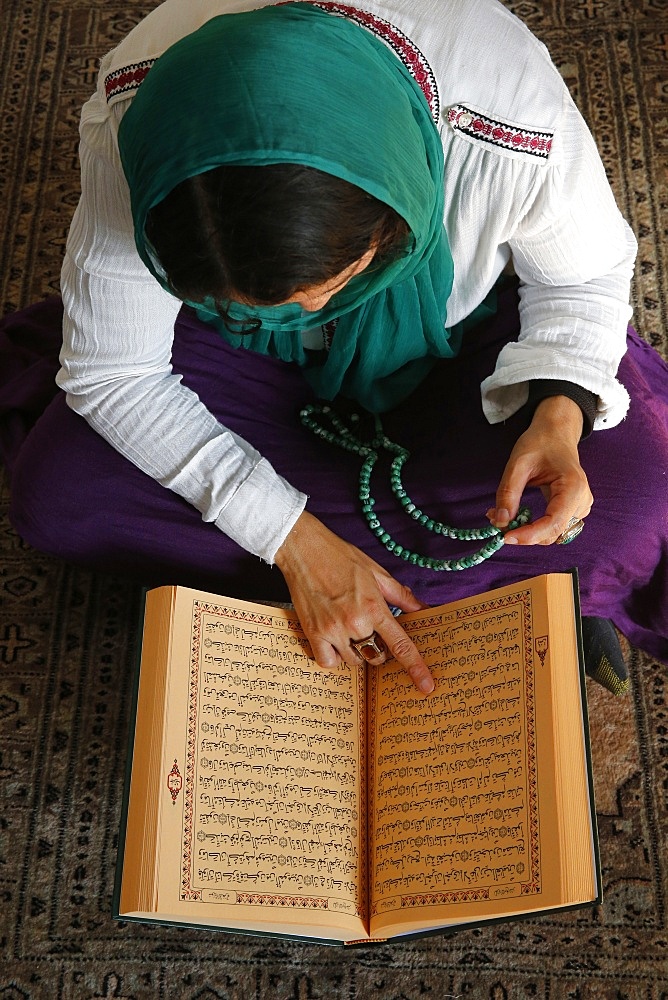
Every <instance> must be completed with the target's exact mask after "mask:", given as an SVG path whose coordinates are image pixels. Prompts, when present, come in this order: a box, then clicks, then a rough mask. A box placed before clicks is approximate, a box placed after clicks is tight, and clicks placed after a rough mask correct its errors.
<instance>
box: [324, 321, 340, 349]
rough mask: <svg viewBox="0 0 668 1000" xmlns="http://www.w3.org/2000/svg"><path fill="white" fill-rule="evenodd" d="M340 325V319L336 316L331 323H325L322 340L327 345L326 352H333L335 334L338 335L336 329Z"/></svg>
mask: <svg viewBox="0 0 668 1000" xmlns="http://www.w3.org/2000/svg"><path fill="white" fill-rule="evenodd" d="M338 325H339V317H338V316H335V317H334V319H330V320H329V322H327V323H323V326H322V340H323V343H324V345H325V350H326V351H331V349H332V341H333V340H334V334H335V333H336V328H337V326H338Z"/></svg>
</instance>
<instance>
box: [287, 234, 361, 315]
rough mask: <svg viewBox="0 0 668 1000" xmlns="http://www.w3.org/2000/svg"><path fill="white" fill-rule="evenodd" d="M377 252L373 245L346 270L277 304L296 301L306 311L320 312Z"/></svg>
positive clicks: (359, 272)
mask: <svg viewBox="0 0 668 1000" xmlns="http://www.w3.org/2000/svg"><path fill="white" fill-rule="evenodd" d="M375 252H376V248H375V247H372V248H371V249H370V250H367V252H366V253H365V254H364V256H363V257H360V259H359V260H358V261H356V262H355V263H354V264H351V265H350V267H347V268H345V270H343V271H341V273H340V274H337V275H336V276H335V277H334V278H330V279H329V281H324V282H323V283H322V284H321V285H312V286H311V287H310V288H305V289H303V290H302V291H300V292H295V294H294V295H291V296H290V298H289V299H286V300H285V302H277V303H276V304H277V305H281V306H282V305H287V304H288V303H291V302H295V303H297V305H300V306H301V307H302V309H304V310H305V311H306V312H318V310H319V309H323V308H324V307H325V306H326V305H327V303H328V302H329V300H330V299H331V297H332V296H333V295H336V293H337V292H340V291H341V289H342V288H345V286H346V285H347V284H348V282H349V281H350V279H351V278H354V277H355V275H356V274H361V272H362V271H363V270H364V269H365V268H367V267H368V266H369V264H370V263H371V261H372V260H373V258H374V254H375Z"/></svg>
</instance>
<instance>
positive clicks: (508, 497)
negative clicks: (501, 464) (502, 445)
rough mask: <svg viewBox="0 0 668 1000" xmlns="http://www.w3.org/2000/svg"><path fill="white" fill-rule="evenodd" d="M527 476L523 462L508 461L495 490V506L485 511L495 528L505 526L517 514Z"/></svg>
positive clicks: (528, 474) (527, 472) (528, 476)
mask: <svg viewBox="0 0 668 1000" xmlns="http://www.w3.org/2000/svg"><path fill="white" fill-rule="evenodd" d="M529 478H530V472H529V470H528V468H525V466H524V463H521V462H513V461H510V462H509V463H508V464H507V465H506V467H505V469H504V470H503V475H502V476H501V480H500V482H499V486H498V489H497V491H496V506H495V507H493V508H492V509H491V510H489V511H488V512H487V516H488V517H489V519H490V521H491V522H492V524H493V525H494V527H495V528H506V527H507V526H508V524H509V523H510V521H512V520H513V518H514V517H516V516H517V512H518V510H519V508H520V502H521V500H522V494H523V493H524V490H525V488H526V485H527V483H528V481H529Z"/></svg>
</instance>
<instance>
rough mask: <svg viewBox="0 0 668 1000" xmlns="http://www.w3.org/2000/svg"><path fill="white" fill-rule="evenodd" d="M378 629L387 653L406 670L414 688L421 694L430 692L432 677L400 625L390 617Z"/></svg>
mask: <svg viewBox="0 0 668 1000" xmlns="http://www.w3.org/2000/svg"><path fill="white" fill-rule="evenodd" d="M378 631H379V632H380V634H381V636H382V638H383V639H384V640H385V643H386V645H387V648H388V651H389V653H390V654H391V655H392V656H393V657H394V659H395V660H396V661H397V663H399V664H401V666H402V667H403V668H404V669H405V670H406V672H407V673H408V675H409V677H410V678H411V680H412V681H413V683H414V684H415V686H416V688H417V689H418V690H419V691H421V692H422V693H423V694H431V692H432V691H433V690H434V678H433V677H432V676H431V673H430V672H429V667H428V666H427V664H426V663H425V662H424V660H423V659H422V657H421V656H420V654H419V652H418V650H417V647H416V646H415V645H414V644H413V643H412V642H411V640H410V639H409V638H408V636H407V635H406V633H405V632H404V630H403V629H402V627H401V625H399V623H398V622H396V621H395V620H394V618H390V621H389V622H388V623H387V624H385V623H383V625H382V626H381V627H380V629H379V630H378Z"/></svg>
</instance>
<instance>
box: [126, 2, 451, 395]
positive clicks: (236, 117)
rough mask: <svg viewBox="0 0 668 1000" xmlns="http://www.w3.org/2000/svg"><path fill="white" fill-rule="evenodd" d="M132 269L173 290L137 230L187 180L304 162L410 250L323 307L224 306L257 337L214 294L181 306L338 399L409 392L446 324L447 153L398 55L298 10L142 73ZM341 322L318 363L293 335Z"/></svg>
mask: <svg viewBox="0 0 668 1000" xmlns="http://www.w3.org/2000/svg"><path fill="white" fill-rule="evenodd" d="M119 147H120V153H121V160H122V163H123V169H124V171H125V175H126V177H127V180H128V184H129V187H130V195H131V203H132V214H133V219H134V226H135V240H136V243H137V248H138V250H139V254H140V255H141V257H142V260H143V261H144V263H145V264H146V266H147V267H148V268H149V270H150V271H151V272H152V273H153V274H154V275H155V277H156V278H157V279H158V280H159V281H160V282H161V283H162V284H163V286H164V287H166V288H169V285H168V283H167V280H166V276H165V274H164V272H163V271H162V269H161V267H160V263H159V261H158V260H157V258H156V256H155V253H154V252H152V251H151V247H150V246H149V244H148V241H147V238H146V235H145V223H146V216H147V213H148V212H149V210H150V209H151V208H152V207H153V206H154V205H156V204H157V203H158V202H160V201H162V199H163V198H165V197H166V196H167V194H168V193H169V192H170V191H171V190H172V189H173V188H174V187H176V185H177V184H179V183H180V182H181V181H183V180H185V179H186V178H188V177H192V176H194V175H196V174H200V173H204V172H205V171H207V170H210V169H212V168H213V167H216V166H220V165H222V164H225V163H227V164H238V165H256V166H261V165H264V164H270V163H282V162H287V163H300V164H304V165H306V166H310V167H315V168H317V169H319V170H322V171H324V172H326V173H330V174H333V175H335V176H337V177H340V178H342V179H343V180H346V181H349V182H351V183H353V184H356V185H357V186H358V187H360V188H362V189H363V190H364V191H366V192H368V193H369V194H371V195H373V196H374V197H376V198H378V199H379V200H380V201H382V202H385V203H386V204H388V205H390V206H391V207H392V208H394V209H395V210H396V211H397V212H398V213H399V214H400V215H401V216H402V217H403V218H404V219H405V220H406V222H407V223H408V225H409V227H410V232H411V240H410V247H409V252H408V253H407V254H406V255H405V256H403V257H401V258H400V259H399V260H398V261H396V262H394V263H392V264H390V265H388V266H387V267H385V268H383V269H380V270H378V271H374V270H373V267H372V268H371V269H369V270H367V271H365V272H363V273H362V274H360V275H358V276H356V277H355V278H353V279H352V280H351V281H350V282H349V283H348V285H346V287H345V288H344V289H342V290H341V291H340V292H339V293H337V294H336V295H335V296H334V297H333V298H332V299H331V300H330V301H329V302H328V303H327V305H326V306H325V308H324V309H322V310H320V311H319V312H317V313H309V312H305V311H304V310H302V309H301V307H300V306H299V305H297V304H290V305H282V306H275V307H265V306H258V307H255V306H253V307H247V306H241V305H238V304H236V303H235V304H232V305H231V307H230V315H231V316H232V317H233V318H235V319H240V320H243V319H250V318H259V319H260V320H261V322H262V326H261V329H260V330H258V331H257V332H255V333H252V334H247V335H238V334H236V335H235V334H233V333H231V332H230V331H229V330H228V328H227V326H226V325H225V322H224V320H223V319H222V317H221V316H220V315H219V314H218V312H217V311H216V310H215V306H214V304H213V302H212V301H207V302H205V303H204V304H201V303H200V304H196V303H189V304H190V305H193V306H194V308H195V309H196V311H197V313H198V315H199V316H200V317H201V318H202V319H203V320H206V321H207V322H209V323H213V324H214V325H215V326H216V327H217V329H218V330H219V332H220V333H221V334H222V335H223V336H224V337H225V338H226V339H227V340H228V341H229V342H231V343H232V344H234V345H235V346H242V347H246V348H249V349H251V350H255V351H260V352H262V353H268V354H271V355H272V356H274V357H278V358H281V359H283V360H285V361H294V362H297V363H298V364H300V365H302V366H303V367H304V372H305V375H306V377H307V378H308V379H309V381H310V382H311V384H312V385H313V387H314V389H315V390H316V392H317V393H318V395H319V396H320V397H321V398H325V399H333V398H334V397H335V396H336V395H338V394H339V393H342V394H343V395H345V396H348V397H352V398H353V399H355V400H357V401H358V402H360V403H361V404H362V405H363V406H365V407H367V408H368V409H370V410H372V411H375V412H379V411H382V410H385V409H388V408H390V407H392V406H394V405H396V404H397V403H398V402H400V401H401V400H402V399H404V398H405V397H406V396H407V395H408V394H409V393H410V392H411V391H412V390H413V389H414V388H415V387H416V386H417V385H418V383H419V382H420V381H421V379H422V378H423V377H424V376H425V375H426V374H427V372H428V371H429V369H430V368H431V366H432V364H433V361H434V359H435V358H446V357H452V356H454V354H456V353H457V351H458V349H459V342H460V339H461V335H460V332H459V331H457V333H456V334H455V333H454V331H452V330H447V329H446V326H445V323H446V304H447V300H448V296H449V295H450V291H451V288H452V280H453V264H452V257H451V254H450V249H449V246H448V240H447V236H446V233H445V230H444V228H443V151H442V147H441V143H440V139H439V136H438V133H437V130H436V127H435V125H434V122H433V120H432V118H431V115H430V112H429V108H428V105H427V102H426V100H425V97H424V95H423V93H422V91H421V90H420V88H419V86H418V85H417V84H416V82H415V81H414V80H413V78H412V77H411V75H410V73H409V72H408V70H407V69H406V68H405V67H404V66H403V65H402V63H401V62H400V61H399V59H398V58H397V57H396V56H395V55H394V54H393V53H392V52H391V51H390V50H389V49H387V48H386V47H385V45H384V44H383V43H382V42H380V41H379V40H377V39H376V38H375V37H374V36H373V35H371V34H370V33H369V32H367V31H366V30H365V29H363V28H360V27H359V26H357V25H355V24H354V23H352V22H351V21H348V20H346V19H345V18H341V17H338V16H336V15H333V14H330V13H326V12H324V11H321V10H319V9H318V8H316V7H312V6H310V5H308V4H302V3H290V4H282V5H280V6H276V7H264V8H261V9H258V10H252V11H248V12H245V13H239V14H223V15H220V16H218V17H215V18H213V19H211V20H210V21H208V22H206V23H205V24H204V25H203V27H201V28H199V29H198V30H197V31H195V32H193V33H192V34H190V35H188V36H186V37H185V38H183V39H182V40H180V41H179V42H177V43H176V44H175V45H173V46H172V47H171V48H169V49H168V50H167V51H166V52H165V53H164V54H163V55H162V56H161V57H160V58H159V59H158V60H157V61H156V63H155V64H154V66H153V67H152V68H151V70H150V72H149V74H148V76H147V77H146V79H145V80H144V82H143V83H142V84H141V86H140V87H139V90H138V92H137V94H136V96H135V98H134V100H133V102H132V104H131V106H130V108H129V109H128V111H127V112H126V113H125V115H124V117H123V120H122V122H121V126H120V130H119ZM333 319H336V320H337V326H336V332H335V335H334V338H333V341H332V346H331V349H330V350H329V352H328V353H327V355H326V356H321V355H320V354H319V353H317V354H316V358H317V361H316V363H314V360H313V358H314V355H313V352H307V351H305V350H304V347H303V344H302V338H301V337H300V336H299V335H298V331H301V330H305V329H308V328H311V327H317V326H319V325H321V324H324V323H327V322H328V321H330V320H333Z"/></svg>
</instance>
